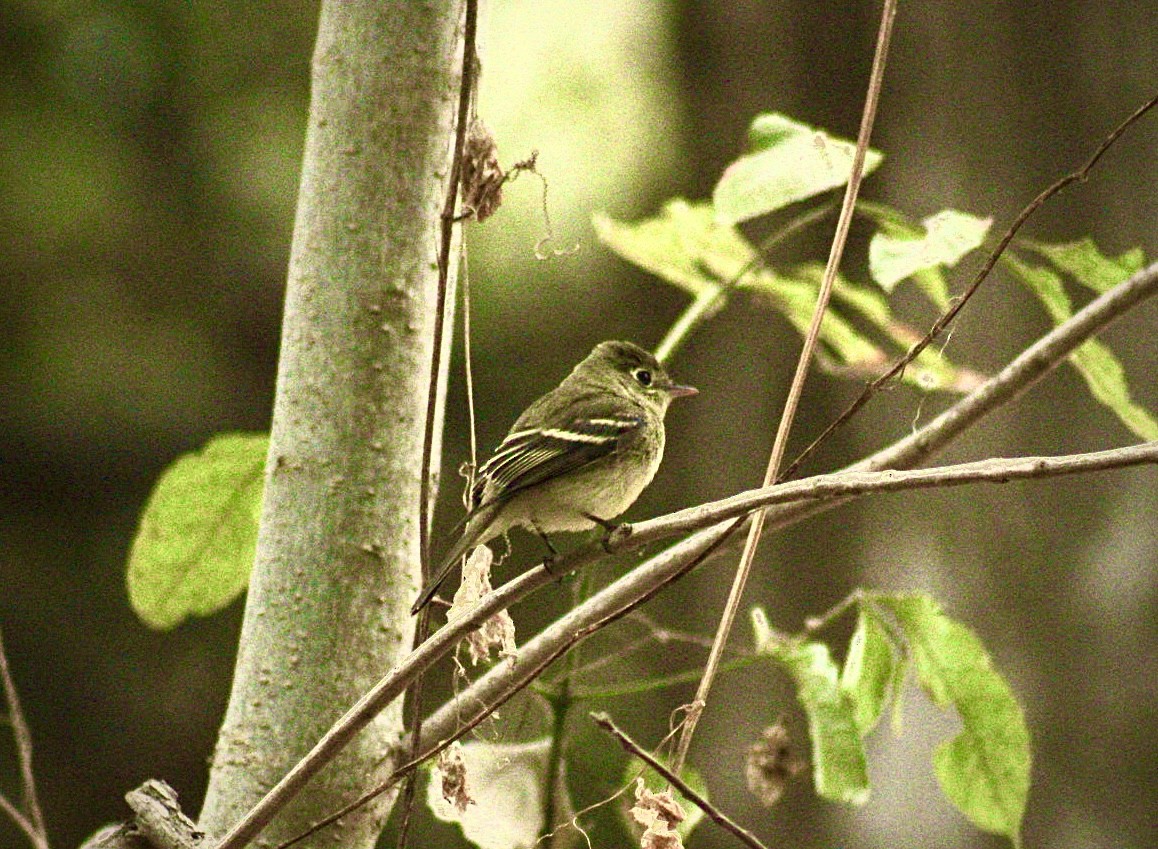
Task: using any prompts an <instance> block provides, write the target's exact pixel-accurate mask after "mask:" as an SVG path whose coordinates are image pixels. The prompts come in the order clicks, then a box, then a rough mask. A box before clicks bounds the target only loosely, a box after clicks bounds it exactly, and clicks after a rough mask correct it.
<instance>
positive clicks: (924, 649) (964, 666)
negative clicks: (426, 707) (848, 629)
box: [427, 592, 1031, 849]
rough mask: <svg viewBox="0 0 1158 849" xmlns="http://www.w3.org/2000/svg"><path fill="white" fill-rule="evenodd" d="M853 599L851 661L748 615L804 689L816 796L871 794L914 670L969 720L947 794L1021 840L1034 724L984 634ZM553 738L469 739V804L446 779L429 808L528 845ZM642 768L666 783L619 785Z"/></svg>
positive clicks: (913, 599) (938, 614)
mask: <svg viewBox="0 0 1158 849" xmlns="http://www.w3.org/2000/svg"><path fill="white" fill-rule="evenodd" d="M851 598H853V599H855V602H856V605H855V606H856V611H857V624H856V629H855V631H854V632H853V635H852V638H851V640H850V643H849V645H848V647H847V650H846V651H845V652H844V653H843V654H844V662H843V664H838V663H837V662H836V661H835V660H834V659H833V652H832V650H831V649H830V647H829V646H828V645H827V644H825V643H823V642H820V641H818V640H814V639H811V638H805V637H798V636H792V637H789V636H785V635H782V634H778V633H777V632H776V631H774V630H773V629H772V628H771V627H770V626H769V624H768V620H767V617H766V615H765V613H764V611H763V610H761V609H759V608H757V609H754V610H753V611H752V625H753V633H754V647H755V655H756V657H757V658H758V659H763V660H764V661H768V662H771V663H773V664H774V665H775V666H777V667H778V668H779V669H781V670H782V671H783V672H785V673H786V674H787V675H788V676H789V677H790V678H791V679H792V681H793V682H794V683H795V685H796V693H797V699H798V701H799V703H800V705H801V708H802V710H803V712H804V714H805V717H806V718H807V722H808V729H809V737H810V738H811V744H812V745H811V763H812V776H813V785H814V787H815V789H816V792H817V794H818V795H819V796H821V797H822V798H825V799H828V800H830V801H834V802H839V803H844V804H852V805H861V804H864V803H865V802H866V801H867V800H868V797H869V780H868V767H867V756H866V753H865V744H864V741H865V738H866V737H867V736H868V735H869V734H870V733H872V732H873V731H874V729H875V728H876V727H877V725H878V724H879V722H880V719H881V717H882V716H883V715H884V714H885V712H886V711H887V710H888V709H889V707H890V703H891V705H892V716H893V722H892V725H893V727H894V729H895V731H896V733H898V734H899V733H900V727H901V721H900V716H901V707H900V706H901V693H902V688H903V685H904V683H905V680H906V678H907V677H908V676H909V673H910V672H912V673H914V674H915V677H916V680H917V681H918V682H919V684H920V685H921V687H922V688H923V689H924V691H925V692H926V693H927V694H928V695H929V697H930V698H931V699H932V701H933V703H934V704H935V705H936V706H937V707H939V708H941V709H943V710H952V711H953V712H954V713H955V714H956V716H957V718H958V720H959V722H960V725H961V730H960V731H959V732H958V733H957V734H956V735H955V736H954V737H953V738H952V739H949V740H946V741H944V742H943V743H941V744H940V745H939V746H938V747H937V749H936V750H935V751H934V753H933V769H934V771H935V773H936V776H937V780H938V781H939V783H940V785H941V788H942V789H943V791H944V793H945V795H946V797H947V798H948V799H949V800H950V802H951V803H952V804H953V805H955V806H956V807H957V808H958V809H959V810H960V811H961V812H962V813H963V814H965V815H966V816H967V817H968V818H969V819H970V820H971V821H972V822H973V823H974V824H975V825H977V826H978V827H979V828H981V829H984V830H985V831H989V832H993V833H996V834H1001V835H1004V836H1006V837H1009V838H1010V839H1011V840H1012V841H1013V843H1014V845H1018V844H1019V841H1020V828H1021V820H1022V816H1023V815H1024V813H1025V806H1026V799H1027V796H1028V793H1029V774H1030V762H1031V753H1030V739H1029V731H1028V729H1027V728H1026V724H1025V718H1024V715H1023V713H1022V710H1021V706H1020V705H1019V704H1018V702H1017V699H1016V698H1015V697H1014V695H1013V692H1012V690H1011V689H1010V687H1009V685H1008V684H1007V683H1006V681H1005V680H1004V678H1002V676H1001V675H1000V674H999V673H998V672H997V671H996V670H995V669H994V668H993V664H992V661H991V659H990V656H989V654H988V652H986V650H985V648H984V646H983V645H982V644H981V641H980V640H979V639H978V638H977V636H976V635H975V634H974V633H973V632H972V631H970V630H969V629H968V628H967V627H965V626H964V625H962V624H961V623H959V622H955V621H954V620H952V619H950V618H949V617H948V616H946V615H945V614H944V612H942V610H941V608H940V607H939V605H938V604H937V602H936V601H934V600H933V599H932V598H931V597H929V596H927V595H924V594H884V593H873V592H858V593H855V594H854V595H853V596H852V597H851ZM551 743H552V741H551V740H550V738H549V737H544V738H539V739H537V740H534V741H531V742H528V743H517V744H515V743H487V742H477V741H476V742H472V743H467V744H465V745H464V746H463V747H462V752H463V756H464V760H465V762H466V770H465V772H466V775H467V777H468V778H467V781H468V783H469V786H470V787H471V788H472V789H471V791H470V798H471V803H470V804H469V805H463V806H461V807H460V808H455V806H454V805H452V804H450V803H449V802H448V801H447V800H445V799H444V798H443V796H442V794H441V792H440V790H439V788H440V786H441V785H440V783H439V782H437V781H431V782H430V784H429V788H428V794H427V802H428V804H429V805H430V807H431V810H432V811H433V812H434V813H435V815H436V816H437V817H438V818H439V819H441V820H444V821H447V822H457V823H459V824H460V826H461V827H462V829H463V834H464V836H466V838H467V839H468V840H470V841H471V842H472V843H475V844H476V845H478V846H481V847H484V849H512V847H515V846H519V845H526V842H530V841H533V840H534V838H535V837H536V836H537V835H539V834H541V833H542V830H543V828H544V826H545V825H546V823H545V819H544V816H545V814H544V811H543V808H542V805H541V801H542V796H543V788H544V787H545V786H546V783H547V773H548V763H549V757H548V753H549V752H550V750H551ZM639 776H642V777H643V780H644V781H645V782H646V784H647V786H648V787H649V789H652V790H654V791H657V792H658V791H660V790H663V789H665V787H666V786H667V785H666V782H665V781H664V780H663V779H662V778H661V777H660V776H659V775H657V774H656V773H654V772H653V771H651V770H650V769H648V768H647V767H646V766H645V765H644V764H643V762H642V761H640V760H639V759H638V758H630V759H628V760H627V762H626V765H625V767H624V769H623V771H622V773H621V776H620V784H621V785H622V786H623V787H629V786H631V785H632V784H633V783H634V782H635V780H636V778H637V777H639ZM682 777H683V778H684V780H685V781H686V782H687V783H688V784H689V785H690V786H691V787H692V788H693V790H694V791H695V792H696V793H698V794H699V795H700V796H701V797H704V798H708V797H709V793H708V790H707V786H706V783H705V782H704V780H703V778H702V777H701V776H700V775H699V774H698V772H696V771H695V770H694V769H692V768H690V767H688V768H685V770H684V772H683V773H682ZM475 788H477V790H476V789H475ZM566 794H567V788H566V786H565V785H562V784H561V785H559V786H558V787H557V788H556V798H557V803H558V810H559V811H560V812H563V813H565V814H566V816H570V815H571V813H570V812H572V811H573V805H572V804H571V802H570V800H569V799H568V797H567V795H566ZM676 799H677V801H678V802H679V803H680V805H681V807H682V808H683V810H684V811H685V812H686V813H687V817H686V819H684V820H683V821H682V822H681V823H680V824H679V826H678V827H677V830H678V831H679V833H680V835H681V837H682V838H684V839H686V838H687V836H688V835H689V834H690V833H691V832H692V831H693V830H694V829H695V828H696V826H697V825H698V824H699V823H700V822H701V821H702V818H703V816H702V812H701V811H700V810H699V809H698V808H697V807H696V806H695V805H694V804H692V803H691V802H689V801H688V800H686V799H684V798H682V796H680V795H679V794H678V793H677V794H676ZM621 801H622V800H621ZM618 813H619V822H620V823H621V826H622V827H623V828H624V829H626V830H627V831H628V832H630V831H632V830H633V829H634V828H635V826H634V824H633V822H632V820H631V817H630V816H629V812H628V805H627V804H619V805H618ZM521 841H526V842H521Z"/></svg>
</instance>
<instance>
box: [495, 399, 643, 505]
mask: <svg viewBox="0 0 1158 849" xmlns="http://www.w3.org/2000/svg"><path fill="white" fill-rule="evenodd" d="M643 421H644V420H643V417H642V416H641V415H637V414H635V413H634V412H627V411H623V410H615V409H609V410H608V411H607V412H606V413H604V412H603V411H600V412H599V413H597V414H596V415H589V416H581V417H577V418H572V419H570V420H567V421H565V422H561V423H560V425H559V426H558V427H543V428H531V429H526V430H513V431H511V433H509V434H508V435H507V438H506V439H504V440H503V443H502V444H501V445H500V446H499V447H498V448H497V449H496V450H495V453H494V456H492V457H491V458H490V460H488V461H487V462H486V464H485V465H483V467H482V468H481V469H479V474H478V478H477V482H476V484H475V491H474V493H473V498H472V501H473V503H474V508H475V510H477V509H479V507H481V506H484V505H483V503H482V499H483V497H484V494H485V497H486V503H488V504H489V503H493V502H494V501H499V500H504V501H505V500H506V499H508V498H510V497H511V496H513V495H515V494H516V493H518V492H520V491H522V490H524V489H527V488H528V487H532V486H535V485H537V484H540V483H544V482H545V481H548V480H551V479H553V478H557V477H560V476H562V475H566V474H570V473H571V472H575V471H577V470H579V469H581V468H582V467H584V466H587V465H590V464H591V463H594V462H595V461H596V460H599V459H602V458H603V457H606V456H608V455H609V454H612V453H614V452H615V451H616V449H617V448H618V447H619V446H620V444H621V441H622V440H623V439H624V437H626V436H628V435H630V434H632V433H634V432H635V431H637V430H638V429H639V428H640V427H642V425H643Z"/></svg>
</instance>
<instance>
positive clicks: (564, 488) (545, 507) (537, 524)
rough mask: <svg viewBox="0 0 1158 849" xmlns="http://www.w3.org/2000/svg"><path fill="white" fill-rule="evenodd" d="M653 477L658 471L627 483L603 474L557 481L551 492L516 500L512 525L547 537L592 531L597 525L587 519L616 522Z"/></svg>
mask: <svg viewBox="0 0 1158 849" xmlns="http://www.w3.org/2000/svg"><path fill="white" fill-rule="evenodd" d="M653 475H654V471H653V472H652V474H651V475H646V476H636V478H635V480H632V481H630V482H626V483H625V482H622V481H618V480H608V479H607V477H613V476H603V475H599V476H592V477H589V478H587V479H586V480H574V481H572V480H565V479H564V480H558V481H553V482H552V483H551V485H550V487H549V490H548V489H547V488H543V489H540V490H539V491H538V492H536V493H534V494H533V495H532V497H530V498H526V500H524V499H523V497H516V498H515V499H513V500H512V503H511V504H510V505H509V506H508V511H509V512H508V515H509V516H511V519H512V521H511V524H512V525H514V524H520V525H523V526H525V527H532V528H536V529H538V530H540V531H542V532H543V533H546V534H551V533H555V532H557V531H585V530H589V529H590V528H593V527H595V523H594V522H592V521H591V520H590V519H588V518H587V516H589V515H593V516H598V517H599V518H600V519H605V520H611V519H614V518H615V517H616V516H618V515H619V514H620V513H622V512H623V511H625V510H626V509H627V508H628V507H630V506H631V505H632V504H633V503H634V502H635V499H636V498H638V497H639V494H640V493H641V492H642V491H643V490H644V488H645V487H646V486H647V485H648V484H649V483H651V478H652V476H653ZM515 502H519V503H515Z"/></svg>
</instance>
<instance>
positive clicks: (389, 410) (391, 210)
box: [199, 0, 461, 847]
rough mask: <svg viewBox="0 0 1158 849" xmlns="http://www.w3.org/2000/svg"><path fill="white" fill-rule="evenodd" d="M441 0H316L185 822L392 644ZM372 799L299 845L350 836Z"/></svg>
mask: <svg viewBox="0 0 1158 849" xmlns="http://www.w3.org/2000/svg"><path fill="white" fill-rule="evenodd" d="M460 15H461V5H460V4H459V3H455V2H451V1H450V0H442V1H441V2H425V3H417V2H411V0H397V2H370V0H354V2H351V0H330V2H325V3H323V6H322V11H321V20H320V23H319V30H318V41H317V46H316V50H315V54H314V60H313V90H312V98H311V106H310V115H309V127H308V131H307V138H306V148H305V155H304V160H303V165H302V179H301V188H300V195H299V199H298V210H297V220H296V223H295V227H294V236H293V248H292V255H291V260H290V268H289V279H288V288H287V292H286V304H285V316H284V320H283V327H282V350H281V359H280V362H279V366H278V380H277V396H276V399H275V403H274V418H273V426H272V433H271V443H270V453H269V457H268V461H267V468H266V488H265V501H264V504H263V508H262V517H261V529H260V533H259V538H258V546H257V557H256V561H255V564H254V570H253V575H252V578H251V580H250V587H249V596H248V600H247V604H246V610H245V620H244V624H243V627H242V634H241V643H240V648H239V652H238V658H237V668H236V672H235V676H234V680H233V690H232V693H231V696H230V701H229V707H228V710H227V713H226V716H225V721H224V724H223V726H222V729H221V732H220V736H219V738H218V743H217V748H216V752H215V754H214V758H213V766H212V771H211V774H210V780H209V788H208V792H207V796H206V800H205V805H204V808H203V810H202V813H201V821H200V823H199V825H200V827H201V828H203V829H204V830H205V831H206V832H208V833H209V834H210V835H213V836H220V835H221V834H223V833H224V832H226V831H227V830H228V829H229V828H230V826H231V825H233V824H234V823H235V822H236V821H237V820H238V819H239V818H240V817H241V815H242V814H243V813H244V812H245V811H246V810H247V809H248V808H249V807H251V806H252V805H253V804H254V803H255V802H256V801H257V800H258V799H260V798H261V796H262V795H263V794H264V793H265V791H266V790H267V789H268V788H269V787H270V786H271V785H272V784H273V783H274V782H275V781H276V780H277V779H278V778H280V777H281V776H282V775H283V774H284V773H285V772H286V771H287V770H288V769H289V768H290V767H291V766H292V765H293V764H294V762H295V761H297V760H298V758H300V756H301V755H302V754H304V753H305V752H306V751H308V749H309V748H310V747H311V746H312V745H313V743H314V742H315V741H316V740H317V738H318V737H319V736H321V734H322V733H323V732H324V731H325V730H326V729H327V728H328V727H329V726H330V725H331V724H332V723H333V722H334V720H335V719H337V718H338V717H339V716H340V715H341V714H342V713H343V712H344V711H345V710H346V708H347V707H349V705H350V704H352V703H353V702H354V701H356V700H357V698H358V696H360V695H361V694H362V693H363V692H364V691H365V690H367V689H369V687H370V686H371V684H373V683H374V682H375V681H376V680H377V679H378V678H379V677H381V676H382V675H383V674H384V673H385V672H386V671H387V670H388V669H390V668H391V666H392V665H393V664H394V662H395V660H396V659H397V658H398V657H399V656H401V655H404V654H405V653H406V652H407V650H408V649H409V647H410V643H411V639H412V631H413V619H412V617H411V616H410V614H409V606H410V603H411V600H412V598H413V596H414V593H415V591H416V588H417V583H418V578H419V527H418V504H419V478H420V468H421V453H422V437H423V426H424V417H425V414H426V404H427V392H428V390H429V381H430V377H429V370H430V363H431V357H432V352H433V332H432V331H433V326H434V318H435V307H436V292H437V277H438V275H437V268H436V266H437V262H436V257H437V242H438V226H439V213H440V208H441V204H442V202H443V199H444V197H445V191H446V183H447V177H448V174H449V170H450V169H449V158H450V152H451V150H452V148H453V133H452V130H453V121H454V113H455V108H456V101H457V93H458V80H459V72H460V68H461V57H460V53H461V43H460V40H461V27H460ZM402 731H403V727H402V724H401V703H400V702H399V703H397V704H396V705H395V706H393V707H392V708H390V709H388V710H387V711H385V712H384V713H383V714H381V715H380V716H379V717H378V718H377V719H376V720H375V722H373V723H372V724H371V725H370V727H368V728H367V729H365V730H364V731H363V732H362V733H361V734H360V735H359V737H358V738H357V739H356V740H355V741H354V742H353V744H352V745H350V746H349V747H348V748H347V749H346V751H345V752H344V753H343V754H342V756H341V757H340V758H339V759H338V760H337V762H335V763H334V764H331V766H330V767H329V768H327V769H326V770H324V771H323V772H322V773H321V774H319V775H318V776H317V777H315V779H314V780H313V781H312V782H311V783H310V785H309V787H308V789H307V790H306V792H304V793H302V794H300V795H299V796H298V797H297V798H296V799H295V800H294V802H293V803H292V804H291V805H290V806H289V807H288V808H287V809H286V810H284V811H283V812H282V813H281V814H280V815H279V816H278V817H277V818H276V819H275V820H274V822H273V823H271V824H270V826H269V827H268V828H267V829H266V830H265V831H264V832H263V833H262V835H261V836H260V838H259V839H258V841H257V843H258V844H260V845H268V844H270V843H272V842H277V841H281V840H284V839H287V838H288V837H290V836H292V835H293V834H295V833H297V832H299V831H300V830H301V829H303V828H304V827H305V826H307V825H308V824H309V823H311V822H312V821H314V820H316V819H319V818H321V817H322V816H324V815H326V814H328V813H330V812H332V811H334V810H336V809H337V808H339V807H340V806H341V805H343V804H344V803H346V802H349V801H351V800H352V799H353V798H355V797H356V796H357V795H359V794H360V793H361V792H363V791H364V790H366V789H367V788H369V787H370V786H372V785H373V784H375V783H376V782H377V781H378V780H379V779H380V778H381V777H382V776H384V775H387V774H388V773H389V772H390V770H391V768H392V766H393V757H391V754H390V747H391V746H392V745H393V744H394V743H395V742H397V740H398V739H399V737H400V735H401V733H402ZM391 802H392V797H390V796H383V797H380V798H379V799H378V800H377V801H376V802H374V803H372V804H370V805H368V806H366V807H364V808H362V809H361V810H359V811H357V812H355V813H353V814H351V815H349V816H348V817H346V818H345V819H344V820H343V821H342V824H341V825H339V826H335V827H333V828H332V829H330V830H328V831H327V832H324V833H323V834H321V835H319V836H318V837H317V838H315V839H314V840H313V841H307V842H306V843H303V844H301V845H303V846H307V845H322V844H325V845H334V840H335V839H337V840H338V842H339V843H340V844H341V845H342V846H345V847H364V846H371V845H373V843H374V840H375V838H376V837H377V835H378V833H379V831H380V829H381V825H382V822H383V820H384V819H385V816H386V814H387V813H388V811H389V806H390V804H391ZM335 830H336V834H335Z"/></svg>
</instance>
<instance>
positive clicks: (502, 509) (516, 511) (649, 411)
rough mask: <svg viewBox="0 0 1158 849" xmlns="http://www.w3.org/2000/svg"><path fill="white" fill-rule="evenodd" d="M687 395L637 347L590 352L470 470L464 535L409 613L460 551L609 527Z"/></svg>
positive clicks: (658, 452) (645, 473)
mask: <svg viewBox="0 0 1158 849" xmlns="http://www.w3.org/2000/svg"><path fill="white" fill-rule="evenodd" d="M695 394H696V390H695V389H694V388H693V387H691V386H679V385H677V384H675V383H673V382H672V380H671V378H670V377H668V375H667V372H666V371H664V369H663V366H661V365H660V364H659V362H658V361H657V360H656V359H655V357H653V356H652V355H651V354H649V353H648V352H647V351H645V350H643V348H640V347H639V346H638V345H633V344H632V343H630V342H601V343H600V344H599V345H596V346H595V350H593V351H592V352H591V353H590V354H588V355H587V358H586V359H585V360H583V362H581V363H579V365H577V366H575V368H574V370H573V371H572V372H571V373H570V374H569V375H567V377H566V378H564V379H563V382H562V383H560V384H559V385H558V386H557V387H555V388H554V389H552V390H551V391H550V392H548V393H547V394H546V395H544V396H543V397H542V398H540V399H539V400H537V401H535V402H534V403H533V404H531V406H529V407H528V408H527V409H526V410H525V411H524V412H523V414H522V415H521V416H519V418H518V420H517V421H516V422H515V424H514V426H513V427H512V428H511V430H510V432H509V433H508V434H507V436H506V439H504V440H503V442H502V444H501V445H500V446H499V447H498V448H497V449H495V452H494V454H493V455H492V456H491V458H490V459H489V460H487V462H486V463H485V464H484V465H483V466H482V468H480V469H479V470H478V475H477V477H476V478H475V482H474V487H473V488H472V489H471V492H470V512H469V513H468V514H467V517H466V519H465V522H464V527H463V532H462V537H461V538H460V539H459V540H458V542H457V543H455V545H454V546H453V547H452V548H451V549H450V551H449V552H448V553H447V555H446V557H445V558H444V559H443V560H442V562H441V563H440V564H439V566H438V568H437V569H436V570H435V572H434V577H433V578H431V579H430V582H429V583H428V584H427V585H426V587H425V588H424V589H423V590H422V593H421V594H420V595H419V596H418V601H416V602H414V607H412V608H411V613H417V612H418V611H419V610H421V609H422V608H423V607H425V606H426V605H427V604H428V603H429V602H430V599H431V598H433V596H434V594H435V593H436V592H437V591H438V588H439V587H440V586H441V585H442V582H443V581H445V580H446V577H447V575H448V574H449V573H450V570H451V569H452V568H453V567H454V565H455V564H456V563H458V562H459V560H461V559H462V556H463V555H464V554H466V553H467V552H468V551H469V550H470V549H472V548H474V547H475V546H477V545H482V544H483V543H485V542H487V541H488V540H491V539H494V538H495V537H497V536H499V535H500V534H504V533H506V532H507V531H508V530H510V529H511V528H513V527H515V526H518V525H521V526H523V527H526V528H530V529H532V530H534V531H535V532H537V533H538V534H539V535H540V536H542V537H543V539H544V541H546V540H547V534H551V533H555V532H556V531H583V530H587V529H589V528H593V527H595V526H596V525H603V526H604V527H610V524H611V520H612V519H614V518H615V517H616V516H618V515H619V514H620V513H622V512H623V511H624V510H626V509H627V508H628V507H630V506H631V504H632V503H633V502H634V501H635V499H636V498H638V497H639V494H640V493H641V492H642V491H643V489H644V487H646V486H647V485H648V484H649V483H651V479H652V478H653V477H655V471H656V469H657V468H659V461H660V460H661V459H662V458H663V443H664V432H663V417H664V414H665V413H666V412H667V407H668V404H670V403H671V400H672V399H673V398H680V397H683V396H687V395H695ZM547 545H548V547H550V542H547ZM552 550H553V549H552Z"/></svg>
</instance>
